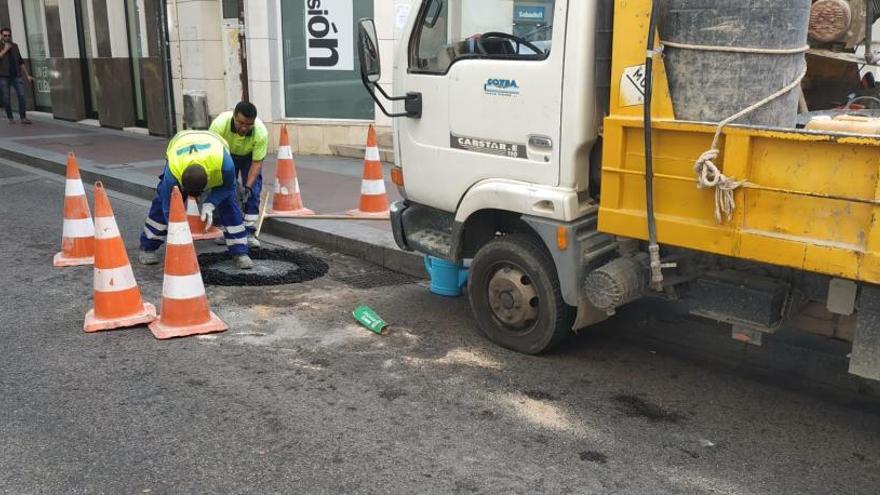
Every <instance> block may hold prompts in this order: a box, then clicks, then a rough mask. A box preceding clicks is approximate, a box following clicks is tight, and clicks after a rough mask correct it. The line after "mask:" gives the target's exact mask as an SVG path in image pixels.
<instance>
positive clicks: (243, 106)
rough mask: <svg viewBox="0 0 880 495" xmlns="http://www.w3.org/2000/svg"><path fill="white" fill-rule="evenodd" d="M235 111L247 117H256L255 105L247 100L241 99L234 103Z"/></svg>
mask: <svg viewBox="0 0 880 495" xmlns="http://www.w3.org/2000/svg"><path fill="white" fill-rule="evenodd" d="M235 113H237V114H240V115H244V116H245V117H246V118H248V119H255V118H257V107H256V106H255V105H254V104H253V103H251V102H249V101H243V102H240V103H239V104H238V105H235Z"/></svg>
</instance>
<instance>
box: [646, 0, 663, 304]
mask: <svg viewBox="0 0 880 495" xmlns="http://www.w3.org/2000/svg"><path fill="white" fill-rule="evenodd" d="M659 12H660V1H659V0H653V2H652V8H651V21H650V22H649V24H648V50H647V57H646V58H645V113H644V125H645V197H646V198H647V201H646V205H645V207H646V209H647V215H648V249H649V251H650V254H651V282H652V283H653V285H654V287H655V289H659V288H660V286H661V284H662V282H663V273H662V271H661V265H660V246H659V245H658V244H657V219H656V218H655V215H654V150H653V147H654V146H653V144H654V143H653V133H652V130H651V124H652V122H651V103H652V101H653V96H654V49H655V46H656V45H655V43H654V38H655V36H656V33H657V17H658V15H659Z"/></svg>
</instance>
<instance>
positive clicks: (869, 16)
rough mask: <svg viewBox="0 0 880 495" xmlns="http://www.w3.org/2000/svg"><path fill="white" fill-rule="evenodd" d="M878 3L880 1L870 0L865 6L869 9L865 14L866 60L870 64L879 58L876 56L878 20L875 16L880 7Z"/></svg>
mask: <svg viewBox="0 0 880 495" xmlns="http://www.w3.org/2000/svg"><path fill="white" fill-rule="evenodd" d="M878 3H880V2H877V0H870V1H869V2H868V4H867V5H866V6H865V8H866V10H867V12H866V15H865V61H867V62H868V63H869V64H873V63H874V62H875V61H876V60H877V59H876V57H874V21H875V20H876V19H875V17H874V16H875V15H877V13H878V9H880V5H877V4H878Z"/></svg>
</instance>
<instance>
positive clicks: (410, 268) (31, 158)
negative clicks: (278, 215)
mask: <svg viewBox="0 0 880 495" xmlns="http://www.w3.org/2000/svg"><path fill="white" fill-rule="evenodd" d="M33 122H34V124H33V125H30V126H25V125H19V124H15V125H9V124H6V125H2V126H0V157H3V158H7V159H10V160H14V161H17V162H20V163H24V164H27V165H31V166H35V167H38V168H41V169H44V170H48V171H51V172H54V173H59V174H63V173H64V170H65V164H66V161H67V153H68V152H69V151H73V152H74V153H76V156H77V161H78V163H79V165H80V169H81V171H82V174H83V179H84V180H86V181H89V182H92V181H96V180H101V181H103V182H104V184H105V185H106V186H107V187H109V188H111V189H115V190H118V191H120V192H123V193H126V194H131V195H133V196H137V197H141V198H145V199H150V198H152V196H153V193H154V191H155V187H156V183H157V180H158V179H157V178H158V175H159V174H160V173H161V172H162V169H163V167H164V154H165V147H166V145H167V140H166V139H164V138H157V137H153V136H145V135H142V134H135V133H129V132H122V131H116V130H112V129H104V128H100V127H92V126H89V125H85V124H77V123H72V122H64V121H59V120H53V119H50V118H45V117H39V116H35V117H34V118H33ZM295 159H296V166H297V173H298V176H299V181H300V186H301V188H302V196H303V201H304V202H305V204H306V206H307V207H308V208H311V209H312V210H315V211H316V212H318V213H321V214H332V213H341V212H344V211H346V210H350V209H353V208H356V207H357V205H358V201H359V197H360V196H359V195H360V182H361V173H362V168H363V162H362V160H356V159H349V158H337V157H324V156H296V157H295ZM263 180H264V187H267V188H269V189H272V188H273V187H274V183H275V156H274V153H270V156H269V157H268V158H267V160H266V161H265V162H264V166H263ZM386 189H387V191H388V198H389V201H396V200H399V199H400V195H399V194H398V193H397V189H396V188H395V186H394V185H393V184H392V183H391V181H390V176H389V172H388V168H387V165H386ZM145 214H146V212H145ZM264 230H265V231H266V232H268V233H272V234H275V235H280V236H282V237H286V238H288V239H292V240H296V241H300V242H306V243H309V244H314V245H318V246H321V247H323V248H326V249H332V250H335V251H338V252H342V253H345V254H349V255H354V256H358V257H361V258H363V259H366V260H368V261H370V262H372V263H375V264H378V265H381V266H384V267H387V268H389V269H392V270H396V271H401V272H404V273H408V274H411V275H415V276H425V274H424V268H423V267H422V262H421V258H420V257H419V256H418V255H416V254H414V253H406V252H403V251H400V250H399V249H398V248H397V246H396V245H395V243H394V239H393V237H392V235H391V226H390V224H389V223H388V222H376V221H323V220H289V219H268V220H267V221H266V223H265V225H264Z"/></svg>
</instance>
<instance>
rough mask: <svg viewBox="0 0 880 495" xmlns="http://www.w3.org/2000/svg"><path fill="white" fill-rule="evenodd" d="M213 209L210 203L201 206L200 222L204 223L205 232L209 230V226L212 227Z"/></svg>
mask: <svg viewBox="0 0 880 495" xmlns="http://www.w3.org/2000/svg"><path fill="white" fill-rule="evenodd" d="M214 209H215V206H214V205H212V204H211V203H205V204H204V205H202V222H204V223H205V232H207V231H209V230H211V226H212V225H214Z"/></svg>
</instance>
